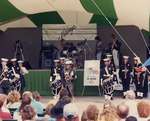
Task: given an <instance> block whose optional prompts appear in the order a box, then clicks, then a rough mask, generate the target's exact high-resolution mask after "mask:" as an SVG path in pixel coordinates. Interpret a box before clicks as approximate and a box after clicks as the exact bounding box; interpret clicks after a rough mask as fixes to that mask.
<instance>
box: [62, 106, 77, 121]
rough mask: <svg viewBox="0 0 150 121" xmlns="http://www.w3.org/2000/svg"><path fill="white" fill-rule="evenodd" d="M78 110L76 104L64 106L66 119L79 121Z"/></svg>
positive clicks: (67, 120)
mask: <svg viewBox="0 0 150 121" xmlns="http://www.w3.org/2000/svg"><path fill="white" fill-rule="evenodd" d="M78 112H79V111H78V109H77V107H76V105H75V104H73V103H69V104H66V105H65V106H64V110H63V116H64V118H65V120H66V121H79V114H78Z"/></svg>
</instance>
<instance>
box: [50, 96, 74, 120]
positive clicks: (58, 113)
mask: <svg viewBox="0 0 150 121" xmlns="http://www.w3.org/2000/svg"><path fill="white" fill-rule="evenodd" d="M71 101H72V99H71V98H70V97H68V96H65V97H63V98H62V99H60V100H59V101H58V102H57V103H56V105H55V106H54V107H53V108H52V110H51V115H52V117H55V118H57V119H61V118H63V109H64V106H65V105H66V104H69V103H71Z"/></svg>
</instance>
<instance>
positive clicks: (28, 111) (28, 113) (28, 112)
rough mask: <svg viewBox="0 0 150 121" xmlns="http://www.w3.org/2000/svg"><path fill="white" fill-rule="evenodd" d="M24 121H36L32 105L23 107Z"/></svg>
mask: <svg viewBox="0 0 150 121" xmlns="http://www.w3.org/2000/svg"><path fill="white" fill-rule="evenodd" d="M21 117H22V121H27V120H28V121H35V117H36V113H35V111H34V109H33V108H32V107H31V106H30V105H26V106H25V107H23V109H22V111H21Z"/></svg>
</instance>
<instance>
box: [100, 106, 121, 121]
mask: <svg viewBox="0 0 150 121" xmlns="http://www.w3.org/2000/svg"><path fill="white" fill-rule="evenodd" d="M99 121H120V118H119V116H118V114H117V110H116V108H115V107H114V106H113V105H105V106H104V109H103V112H102V113H101V114H100V120H99Z"/></svg>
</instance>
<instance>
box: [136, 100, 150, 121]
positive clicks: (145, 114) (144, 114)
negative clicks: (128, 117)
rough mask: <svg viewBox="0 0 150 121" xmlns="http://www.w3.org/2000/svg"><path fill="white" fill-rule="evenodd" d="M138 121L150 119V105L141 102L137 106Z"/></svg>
mask: <svg viewBox="0 0 150 121" xmlns="http://www.w3.org/2000/svg"><path fill="white" fill-rule="evenodd" d="M137 111H138V115H139V118H138V120H139V121H146V120H148V119H149V118H150V104H149V102H146V101H141V102H139V103H138V104H137Z"/></svg>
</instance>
